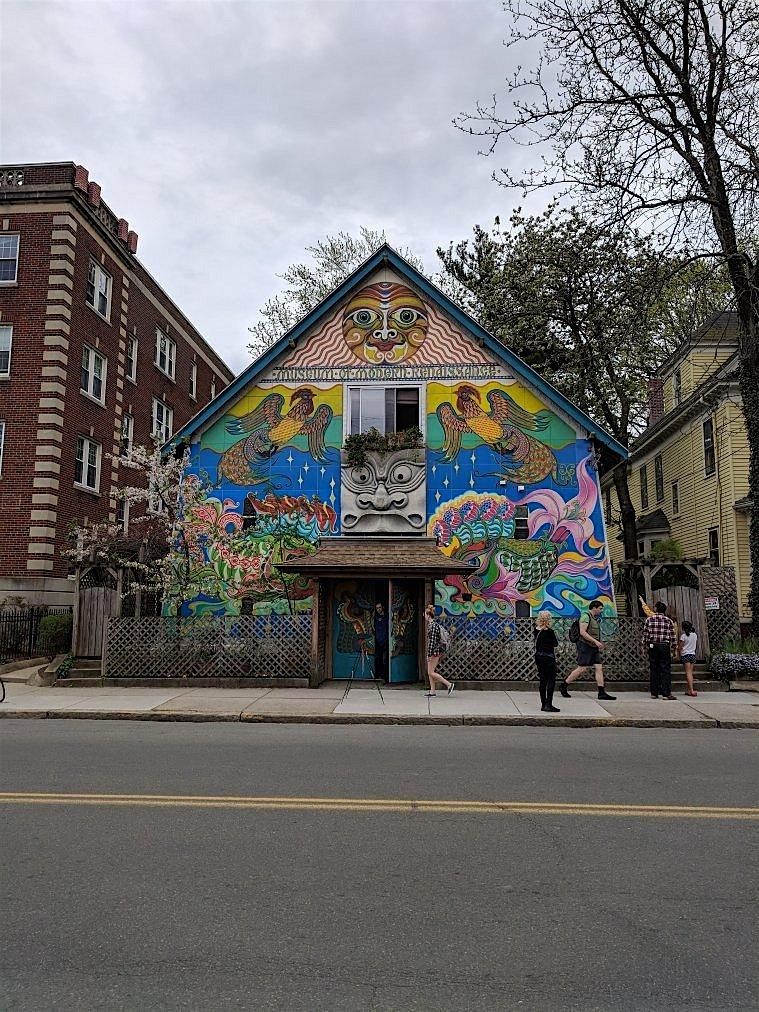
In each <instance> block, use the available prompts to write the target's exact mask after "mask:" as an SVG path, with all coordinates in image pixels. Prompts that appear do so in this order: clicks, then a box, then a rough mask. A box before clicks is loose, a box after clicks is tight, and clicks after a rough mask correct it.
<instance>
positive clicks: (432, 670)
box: [424, 604, 456, 696]
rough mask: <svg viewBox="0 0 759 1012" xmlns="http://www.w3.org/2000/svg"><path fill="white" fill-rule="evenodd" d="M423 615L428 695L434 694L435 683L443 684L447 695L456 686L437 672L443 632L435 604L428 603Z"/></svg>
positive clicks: (441, 653) (435, 692)
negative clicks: (425, 635)
mask: <svg viewBox="0 0 759 1012" xmlns="http://www.w3.org/2000/svg"><path fill="white" fill-rule="evenodd" d="M424 617H425V619H426V620H427V678H429V680H430V688H429V692H427V695H428V696H436V695H437V691H436V689H435V686H436V685H438V684H439V685H443V686H445V688H446V689H447V690H448V695H449V696H450V694H451V693H452V692H453V690H454V689H455V688H456V685H455V683H454V682H449V681H448V679H447V678H443V676H442V675H439V674H438V672H437V666H438V664H439V663H440V658H441V657H442V655H443V634H442V631H441V628H440V623H439V622H438V620H437V619H436V618H435V605H434V604H428V605H427V607H426V608H425V609H424Z"/></svg>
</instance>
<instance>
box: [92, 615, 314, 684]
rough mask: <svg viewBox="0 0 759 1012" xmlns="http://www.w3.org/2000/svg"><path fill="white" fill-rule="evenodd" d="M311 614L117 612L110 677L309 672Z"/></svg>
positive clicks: (110, 639) (260, 675)
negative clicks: (186, 615)
mask: <svg viewBox="0 0 759 1012" xmlns="http://www.w3.org/2000/svg"><path fill="white" fill-rule="evenodd" d="M310 667H311V615H310V613H305V614H296V615H242V616H230V617H219V616H215V615H214V616H212V615H207V616H202V617H194V618H173V617H170V616H160V617H149V618H113V619H111V621H110V623H109V627H108V647H107V653H106V662H105V675H106V677H107V678H308V677H309V674H310Z"/></svg>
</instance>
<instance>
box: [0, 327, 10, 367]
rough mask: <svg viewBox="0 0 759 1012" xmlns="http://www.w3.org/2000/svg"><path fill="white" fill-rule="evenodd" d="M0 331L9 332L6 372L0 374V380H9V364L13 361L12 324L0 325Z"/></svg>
mask: <svg viewBox="0 0 759 1012" xmlns="http://www.w3.org/2000/svg"><path fill="white" fill-rule="evenodd" d="M0 330H9V331H10V337H9V340H8V371H7V372H0V379H10V375H11V363H12V361H13V324H12V323H3V324H0Z"/></svg>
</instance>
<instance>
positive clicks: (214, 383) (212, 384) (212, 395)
mask: <svg viewBox="0 0 759 1012" xmlns="http://www.w3.org/2000/svg"><path fill="white" fill-rule="evenodd" d="M215 396H216V377H215V376H212V377H211V400H213V399H214V397H215Z"/></svg>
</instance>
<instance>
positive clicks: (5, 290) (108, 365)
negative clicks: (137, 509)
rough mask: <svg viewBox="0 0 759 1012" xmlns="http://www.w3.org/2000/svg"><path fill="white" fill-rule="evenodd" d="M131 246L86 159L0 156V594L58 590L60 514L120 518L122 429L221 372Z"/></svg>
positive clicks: (167, 426) (171, 413)
mask: <svg viewBox="0 0 759 1012" xmlns="http://www.w3.org/2000/svg"><path fill="white" fill-rule="evenodd" d="M136 251H137V235H136V233H135V232H133V231H130V228H129V224H128V223H127V221H126V220H125V219H123V218H118V217H117V216H116V214H114V213H113V211H111V209H110V208H109V207H108V206H107V205H106V204H105V203H104V201H103V200H102V199H101V196H100V186H98V184H97V183H95V182H91V181H90V180H89V177H88V172H87V170H86V169H84V168H82V167H81V166H77V165H74V164H73V163H72V162H60V163H51V164H38V165H13V166H10V165H5V166H0V530H2V538H0V601H2V600H3V599H4V598H5V597H7V596H8V595H16V594H20V595H22V596H24V597H25V598H26V599H27V600H28V601H30V602H35V603H46V604H59V603H67V602H68V601H70V598H71V587H72V584H71V581H70V580H68V579H67V573H68V569H69V565H68V563H67V561H66V559H65V558H63V557H62V556H61V549H62V548H64V547H65V542H66V535H67V532H68V528H69V525H70V523H71V522H72V521H76V522H83V521H86V520H89V521H90V522H98V521H104V520H111V521H116V520H117V519H119V520H120V519H121V518H122V517H121V513H122V511H123V506H122V504H120V503H118V502H117V500H116V499H115V497H114V496H113V489H114V487H118V486H119V484H120V482H123V483H124V484H134V481H135V477H134V475H135V472H134V471H131V470H130V471H126V472H125V471H124V469H123V468H121V467H120V465H119V463H118V460H117V457H118V454H119V450H120V446H122V445H123V443H122V441H123V442H134V443H138V444H143V445H150V443H151V437H152V436H153V435H155V436H158V437H160V438H167V437H168V436H169V435H171V433H172V431H173V430H176V429H179V428H180V427H181V426H182V425H184V424H185V422H187V421H188V420H189V419H190V418H191V417H192V416H193V415H194V414H196V412H197V411H199V410H200V409H201V408H202V407H203V406H204V405H205V404H206V403H207V402H208V401H209V400H211V398H213V397H214V396H215V395H216V394H217V393H218V392H219V391H220V390H222V389H223V388H224V387H226V386H227V385H228V383H229V382H230V381H231V379H232V378H233V373H232V372H231V370H230V369H229V368H228V367H227V366H226V364H225V363H224V362H223V361H222V359H221V358H219V356H218V355H217V354H216V353H215V352H214V351H213V349H212V348H211V347H210V346H209V345H208V344H207V342H206V341H205V340H204V339H203V338H202V337H201V335H200V334H199V333H198V331H197V330H196V329H195V328H194V327H193V325H192V324H191V323H190V321H189V320H188V319H187V318H186V317H185V316H184V314H183V313H182V312H181V310H180V309H179V308H178V307H177V306H176V305H175V303H174V302H173V301H172V300H171V298H170V297H169V296H168V295H167V294H166V293H165V292H164V291H163V289H162V288H161V287H160V286H159V285H158V284H157V283H156V281H155V280H154V278H153V277H151V275H150V274H149V273H148V271H147V270H146V269H145V268H144V267H143V265H142V264H141V263H140V261H139V260H138V259H137V257H136V255H135V254H136ZM111 455H114V456H113V459H112V457H111Z"/></svg>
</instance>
